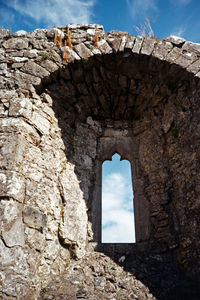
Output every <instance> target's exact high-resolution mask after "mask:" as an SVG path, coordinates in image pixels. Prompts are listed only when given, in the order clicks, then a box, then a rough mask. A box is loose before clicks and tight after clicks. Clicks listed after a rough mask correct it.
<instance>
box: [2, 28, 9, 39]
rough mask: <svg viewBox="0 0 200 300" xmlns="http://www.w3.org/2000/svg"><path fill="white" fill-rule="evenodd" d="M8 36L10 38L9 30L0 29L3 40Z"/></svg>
mask: <svg viewBox="0 0 200 300" xmlns="http://www.w3.org/2000/svg"><path fill="white" fill-rule="evenodd" d="M7 36H9V30H8V29H3V28H1V29H0V38H1V39H3V38H5V37H7Z"/></svg>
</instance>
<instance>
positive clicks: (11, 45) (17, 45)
mask: <svg viewBox="0 0 200 300" xmlns="http://www.w3.org/2000/svg"><path fill="white" fill-rule="evenodd" d="M3 47H4V48H6V49H15V50H16V49H18V50H21V49H27V48H28V40H27V39H24V38H23V39H22V38H21V39H20V38H11V39H8V40H7V41H5V42H4V43H3Z"/></svg>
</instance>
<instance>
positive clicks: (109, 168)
mask: <svg viewBox="0 0 200 300" xmlns="http://www.w3.org/2000/svg"><path fill="white" fill-rule="evenodd" d="M102 242H103V243H133V242H135V224H134V213H133V189H132V180H131V166H130V162H129V161H127V160H122V161H120V156H119V155H118V154H115V155H113V157H112V161H105V162H104V163H103V165H102Z"/></svg>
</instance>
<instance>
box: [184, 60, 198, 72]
mask: <svg viewBox="0 0 200 300" xmlns="http://www.w3.org/2000/svg"><path fill="white" fill-rule="evenodd" d="M187 70H188V71H189V72H192V73H194V74H197V73H198V72H199V70H200V59H198V60H196V61H195V62H194V63H192V64H190V65H189V66H188V67H187Z"/></svg>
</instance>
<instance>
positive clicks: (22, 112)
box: [9, 98, 32, 118]
mask: <svg viewBox="0 0 200 300" xmlns="http://www.w3.org/2000/svg"><path fill="white" fill-rule="evenodd" d="M31 112H32V103H31V102H30V99H28V98H14V99H12V101H11V102H10V107H9V116H11V117H17V116H18V117H20V116H21V117H25V118H31Z"/></svg>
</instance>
